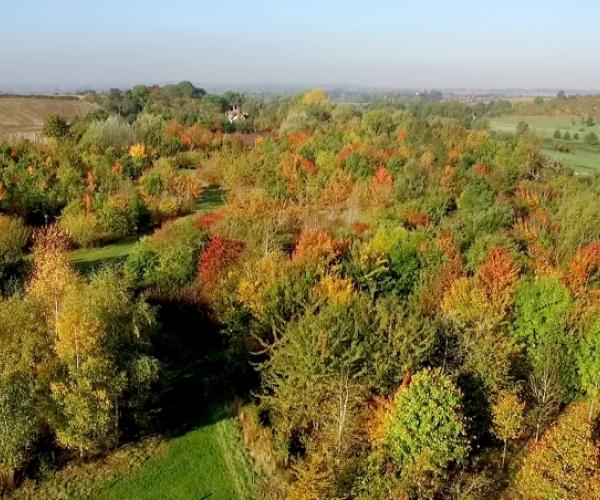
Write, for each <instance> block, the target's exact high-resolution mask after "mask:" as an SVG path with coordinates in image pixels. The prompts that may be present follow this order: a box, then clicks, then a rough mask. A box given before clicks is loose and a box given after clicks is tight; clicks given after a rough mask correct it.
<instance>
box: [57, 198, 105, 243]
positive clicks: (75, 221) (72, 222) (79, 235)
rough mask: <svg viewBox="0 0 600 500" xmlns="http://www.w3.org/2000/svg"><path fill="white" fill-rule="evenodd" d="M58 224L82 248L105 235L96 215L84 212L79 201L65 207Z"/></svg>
mask: <svg viewBox="0 0 600 500" xmlns="http://www.w3.org/2000/svg"><path fill="white" fill-rule="evenodd" d="M59 225H60V227H61V229H62V230H63V231H64V232H65V233H67V235H68V236H69V238H70V239H71V240H72V241H73V242H74V243H75V244H76V245H77V246H79V247H82V248H88V247H92V246H95V245H97V244H99V243H100V242H102V241H103V240H104V239H105V238H106V237H107V233H106V231H105V230H104V227H103V226H102V224H101V222H100V220H99V219H98V216H97V215H96V214H95V213H93V212H86V211H85V210H84V209H83V207H81V205H80V204H79V203H76V204H71V205H68V206H67V207H65V209H64V210H63V212H62V215H61V217H60V220H59Z"/></svg>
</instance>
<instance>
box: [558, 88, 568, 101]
mask: <svg viewBox="0 0 600 500" xmlns="http://www.w3.org/2000/svg"><path fill="white" fill-rule="evenodd" d="M556 98H557V99H558V100H560V101H564V100H565V99H566V98H567V94H566V93H565V91H564V90H559V91H558V92H557V94H556Z"/></svg>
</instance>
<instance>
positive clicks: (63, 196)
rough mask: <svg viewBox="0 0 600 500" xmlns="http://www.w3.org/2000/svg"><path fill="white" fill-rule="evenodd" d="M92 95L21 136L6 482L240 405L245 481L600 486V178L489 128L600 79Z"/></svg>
mask: <svg viewBox="0 0 600 500" xmlns="http://www.w3.org/2000/svg"><path fill="white" fill-rule="evenodd" d="M85 100H86V101H88V102H90V103H92V104H94V105H95V106H96V110H95V111H92V112H90V113H88V114H87V115H85V116H81V117H78V118H75V119H73V120H71V121H69V122H68V121H67V120H65V118H63V117H61V116H59V115H53V116H51V117H50V118H48V119H47V120H46V122H45V124H44V138H43V139H39V140H34V139H0V291H1V296H0V496H2V495H6V496H7V497H14V498H25V497H28V495H29V497H31V496H32V495H33V496H37V497H38V498H42V497H43V495H42V494H41V493H40V491H43V490H37V489H36V488H40V487H41V485H43V484H44V480H45V479H44V478H45V477H47V476H48V475H50V474H53V473H55V472H56V471H60V470H61V469H64V468H65V467H69V466H71V465H72V464H88V463H94V461H97V460H100V459H102V457H111V456H113V455H114V454H115V453H118V452H119V450H124V449H127V447H128V446H131V445H132V443H133V444H135V443H136V442H139V441H140V440H143V439H147V438H148V437H149V436H163V435H172V434H173V433H184V432H186V431H187V430H189V429H191V428H194V426H196V425H198V422H199V421H200V420H202V418H203V416H206V415H207V414H209V413H210V412H211V411H212V410H211V409H213V408H215V407H216V406H222V407H226V408H228V411H230V412H232V414H233V417H234V421H235V432H237V434H236V435H237V436H238V439H239V447H240V448H241V449H243V452H244V453H245V454H246V455H247V457H248V460H247V461H248V467H249V471H248V474H249V475H250V476H251V477H252V479H251V481H250V482H251V483H252V484H251V488H250V490H248V491H249V492H247V493H245V494H244V495H245V496H247V497H248V498H257V499H258V498H269V499H284V498H285V499H299V500H300V499H387V498H389V499H417V498H418V499H420V498H425V499H427V498H430V499H438V498H450V499H464V500H467V499H482V498H486V499H495V498H498V499H500V498H506V499H517V498H523V499H563V498H564V499H566V498H583V499H586V498H589V499H594V498H600V462H599V456H600V443H599V441H598V422H599V410H600V301H599V293H600V292H599V291H600V202H599V201H598V200H599V196H600V176H598V175H597V174H596V173H595V172H592V173H590V174H583V175H582V174H579V173H576V172H575V171H574V170H573V169H572V168H571V167H569V166H568V165H566V164H563V163H561V162H560V161H557V160H556V159H554V158H551V157H549V156H547V155H546V154H545V153H544V152H543V151H542V140H541V139H540V138H539V137H537V136H536V135H535V134H534V133H533V132H532V131H531V130H529V129H528V128H527V127H526V126H524V127H517V130H516V131H515V132H514V133H511V134H508V135H507V134H503V135H499V134H497V133H495V132H494V131H493V130H491V128H490V120H491V119H493V118H494V117H497V116H498V115H499V114H500V113H508V114H510V113H514V114H526V113H527V114H530V115H545V114H550V115H553V116H555V115H559V114H561V113H563V114H576V115H580V116H581V117H584V118H587V117H588V116H590V115H594V116H596V110H597V109H600V98H598V97H589V96H587V97H572V98H571V97H569V98H566V96H564V95H558V96H557V97H556V98H547V99H546V100H541V101H536V102H533V103H527V104H525V105H521V106H522V109H516V110H515V109H512V108H513V106H512V105H511V104H510V103H508V102H490V103H487V104H482V103H480V104H477V105H467V104H462V103H458V102H452V101H445V100H442V101H439V102H433V101H431V100H430V99H425V98H415V97H411V98H406V99H400V98H398V99H384V98H375V99H371V100H368V99H364V100H363V101H365V102H360V103H353V104H344V103H343V102H336V103H334V102H333V101H332V100H331V99H330V96H329V95H328V94H327V93H326V92H325V91H323V90H321V89H312V90H309V91H307V92H304V93H300V94H297V95H292V96H286V95H280V96H277V95H269V94H265V95H251V96H246V95H243V94H240V93H234V92H228V93H225V94H222V95H215V94H210V93H207V92H206V91H205V90H204V89H201V88H197V87H195V86H194V85H193V84H191V83H190V82H182V83H179V84H171V85H165V86H162V87H159V86H144V85H139V86H135V87H133V88H131V89H129V90H125V91H121V90H116V89H115V90H112V91H110V92H106V93H94V94H89V95H88V96H86V97H85ZM515 107H516V106H515ZM232 109H238V110H241V111H240V112H239V114H238V115H233V117H232V115H231V113H230V114H229V115H228V112H230V110H232ZM242 111H243V114H242ZM598 118H600V117H598ZM211 196H212V197H213V198H216V201H214V203H212V202H209V203H207V199H209V201H210V197H211ZM123 242H126V246H123V244H124V243H123ZM119 245H121V246H119ZM116 248H120V249H121V250H122V251H121V252H120V253H118V254H117V253H114V252H113V250H114V249H116ZM101 249H106V252H105V253H103V254H101V255H102V258H91V257H90V258H89V259H88V261H87V262H86V265H79V264H77V262H75V261H74V260H73V255H78V256H82V255H88V256H90V255H97V252H98V251H99V250H101ZM123 249H124V250H123ZM94 252H96V253H94ZM111 252H112V253H111ZM232 432H233V431H232ZM182 467H183V465H182ZM73 482H75V483H76V482H77V478H75V479H73ZM36 491H37V492H38V493H37V495H36V493H35V492H36ZM218 498H220V497H218ZM224 498H225V497H224Z"/></svg>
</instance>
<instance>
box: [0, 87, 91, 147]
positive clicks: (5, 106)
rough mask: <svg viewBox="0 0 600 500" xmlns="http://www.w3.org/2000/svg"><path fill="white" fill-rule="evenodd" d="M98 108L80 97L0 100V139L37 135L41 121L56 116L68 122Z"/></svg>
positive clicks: (23, 97) (33, 97) (29, 97)
mask: <svg viewBox="0 0 600 500" xmlns="http://www.w3.org/2000/svg"><path fill="white" fill-rule="evenodd" d="M95 109H97V106H96V105H95V104H91V103H89V102H85V101H83V100H81V99H80V98H79V97H76V96H73V97H65V96H61V97H39V96H19V97H2V98H0V136H4V137H6V136H24V137H29V138H33V137H36V136H38V135H40V133H41V131H42V127H43V125H44V120H45V119H46V118H47V117H48V116H50V115H52V114H55V113H58V114H59V115H61V116H63V117H64V118H66V119H67V120H69V121H70V120H72V119H73V118H74V117H75V116H78V115H86V114H87V113H89V112H90V111H94V110H95Z"/></svg>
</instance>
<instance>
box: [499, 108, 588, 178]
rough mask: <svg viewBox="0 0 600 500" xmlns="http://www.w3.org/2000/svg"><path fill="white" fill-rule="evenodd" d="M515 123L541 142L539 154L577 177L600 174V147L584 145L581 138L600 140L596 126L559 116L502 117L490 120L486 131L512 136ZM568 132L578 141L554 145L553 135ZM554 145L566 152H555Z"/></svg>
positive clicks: (577, 118) (579, 118)
mask: <svg viewBox="0 0 600 500" xmlns="http://www.w3.org/2000/svg"><path fill="white" fill-rule="evenodd" d="M519 122H525V123H527V124H528V125H529V129H530V130H531V131H532V132H533V133H535V134H536V135H537V136H538V137H540V138H541V139H543V140H544V144H543V146H542V151H543V152H544V154H546V155H548V156H549V157H551V158H554V159H555V160H559V161H561V162H563V163H565V164H566V165H568V166H570V167H571V168H573V169H574V170H576V171H578V172H580V173H593V172H596V171H599V170H600V147H599V146H590V145H588V144H585V143H584V137H585V135H586V134H589V133H590V132H594V133H595V134H596V135H599V136H600V125H598V124H596V125H593V126H588V125H585V124H583V123H581V117H578V116H575V115H563V116H523V115H514V116H503V117H499V118H494V119H492V120H490V128H491V130H492V131H494V132H497V133H499V134H513V133H514V132H515V131H516V129H517V125H518V124H519ZM556 130H559V131H560V132H561V134H564V133H565V132H569V134H570V135H571V137H573V136H574V135H575V134H579V139H577V140H575V139H571V140H569V141H563V140H561V141H557V140H555V139H554V133H555V131H556ZM557 142H560V144H564V145H566V146H567V147H568V149H569V150H570V151H568V152H566V151H558V150H557V149H555V148H554V147H553V146H554V144H556V143H557Z"/></svg>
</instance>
